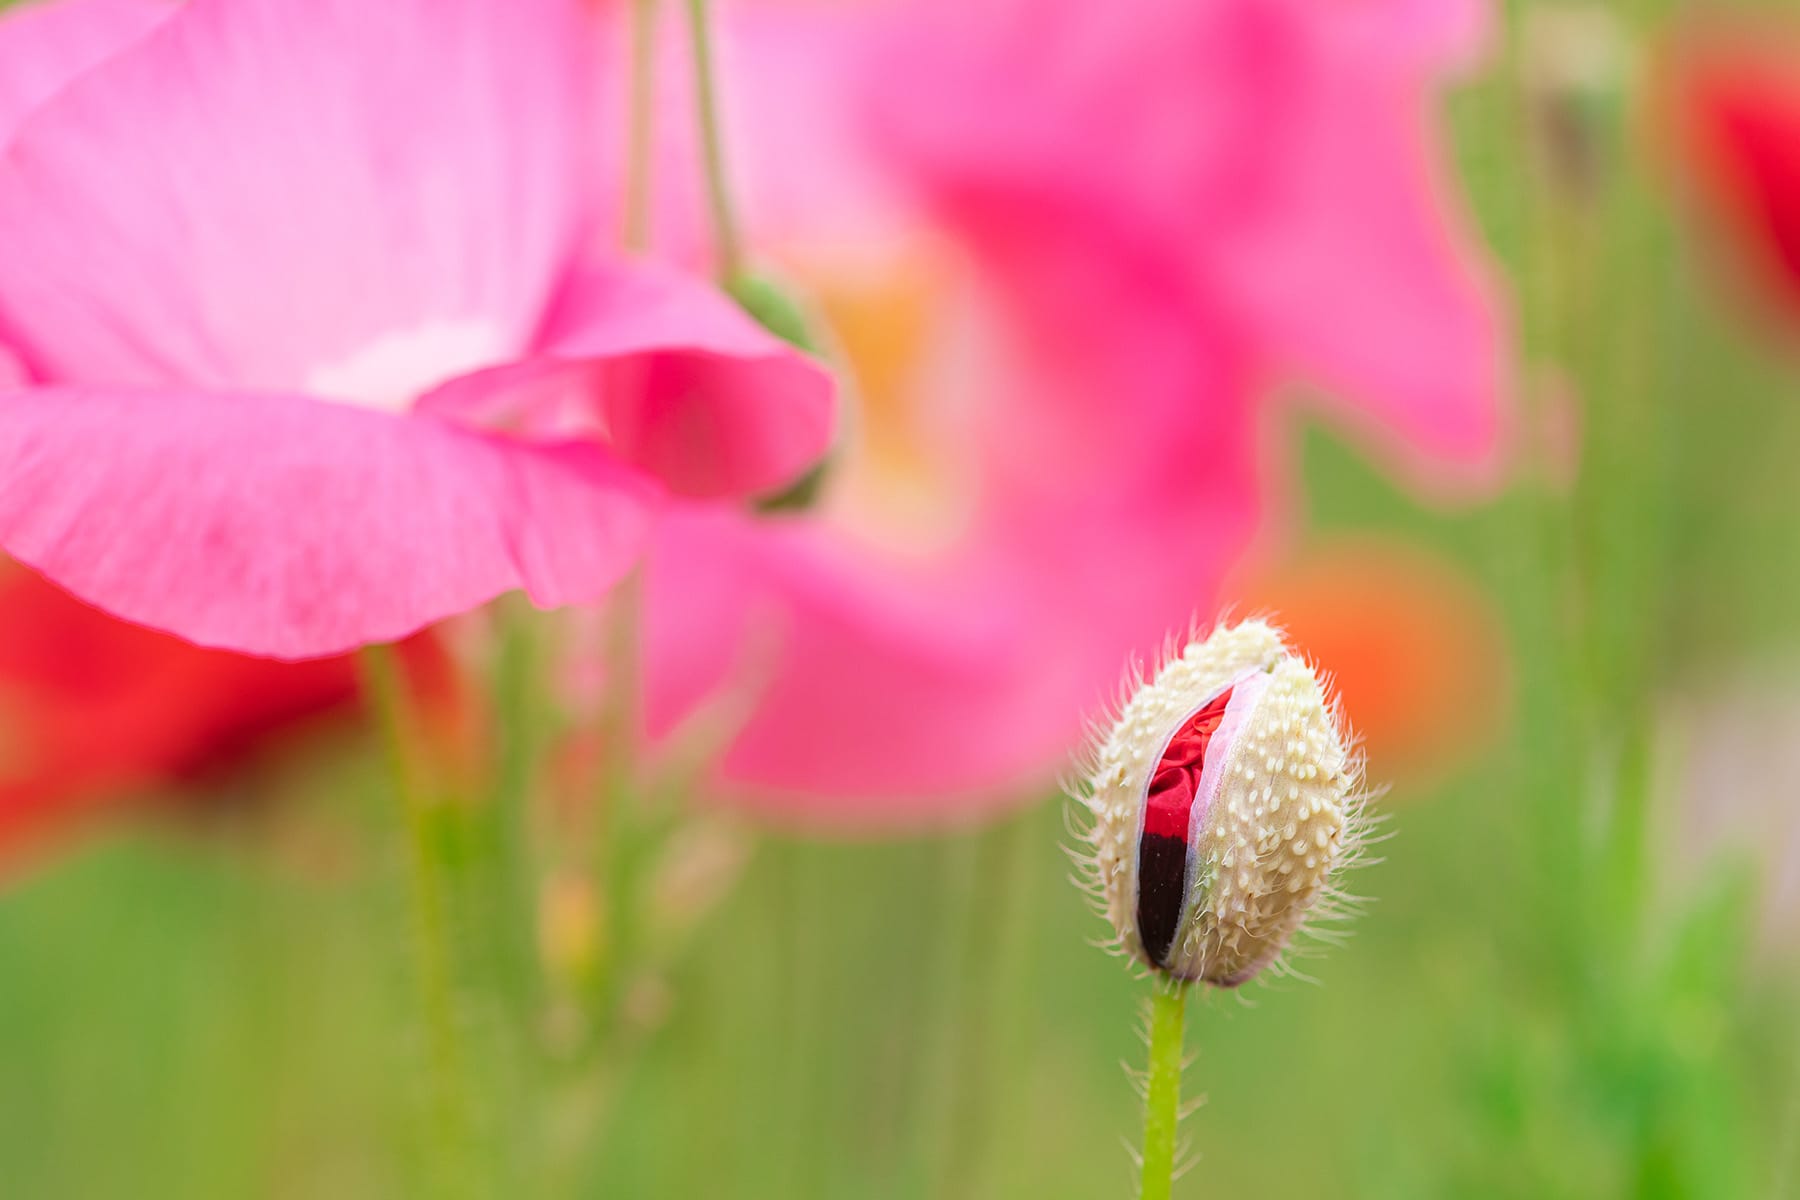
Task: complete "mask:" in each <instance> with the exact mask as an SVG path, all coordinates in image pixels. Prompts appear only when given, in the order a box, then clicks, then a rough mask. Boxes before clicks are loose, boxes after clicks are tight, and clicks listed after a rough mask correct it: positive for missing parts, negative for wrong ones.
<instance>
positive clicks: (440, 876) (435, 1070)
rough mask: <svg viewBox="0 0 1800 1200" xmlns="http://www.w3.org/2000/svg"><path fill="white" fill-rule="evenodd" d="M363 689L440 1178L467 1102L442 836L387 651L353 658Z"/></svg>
mask: <svg viewBox="0 0 1800 1200" xmlns="http://www.w3.org/2000/svg"><path fill="white" fill-rule="evenodd" d="M358 666H359V668H360V671H361V674H362V684H363V690H364V693H365V694H366V696H367V697H368V702H369V707H370V709H371V711H372V712H373V713H374V714H375V718H376V721H377V724H378V725H379V726H380V729H381V737H382V742H383V744H384V746H385V748H386V751H387V760H388V768H389V771H390V773H391V775H392V778H393V787H394V791H395V793H396V796H397V798H398V799H399V801H400V807H401V810H402V812H403V813H404V815H405V818H406V826H407V848H408V852H409V853H408V868H409V870H408V889H407V890H408V899H409V907H410V915H411V921H412V926H413V930H412V941H413V953H414V959H415V974H416V978H417V985H418V992H419V1007H420V1011H421V1013H422V1017H423V1020H424V1024H425V1038H426V1053H427V1061H428V1063H429V1070H430V1075H431V1106H432V1132H433V1135H434V1138H435V1141H436V1145H435V1146H434V1147H433V1149H434V1150H435V1151H436V1152H437V1153H436V1154H435V1155H434V1159H435V1161H434V1163H433V1166H434V1168H435V1170H436V1173H437V1174H438V1175H440V1176H441V1177H444V1178H446V1179H449V1178H453V1177H454V1176H455V1175H457V1174H459V1173H460V1172H459V1171H458V1170H457V1168H456V1166H455V1164H456V1163H457V1162H458V1161H459V1160H460V1159H461V1157H462V1156H463V1155H464V1153H465V1152H466V1150H467V1147H468V1144H469V1137H470V1133H471V1125H470V1098H469V1091H468V1085H467V1076H466V1074H465V1069H464V1061H465V1059H464V1054H463V1047H462V1039H461V1037H460V1034H459V1031H458V1028H457V1018H456V1002H455V967H454V962H453V956H452V950H451V940H450V913H449V899H448V894H447V884H446V878H445V877H446V874H447V871H448V862H447V858H448V852H449V846H448V841H447V837H446V834H447V829H446V827H445V825H444V822H443V820H442V815H443V814H442V813H441V812H439V811H438V809H439V806H438V805H437V804H435V803H434V802H433V801H432V799H431V798H430V796H429V794H428V790H427V783H426V779H425V772H424V768H423V764H422V763H421V762H420V759H419V744H420V743H419V728H418V721H417V717H416V714H415V713H414V712H413V709H412V703H411V699H410V697H409V696H408V695H407V690H406V682H405V679H404V677H403V674H402V671H401V668H400V664H399V660H398V658H397V657H396V655H395V653H394V650H393V647H391V646H369V647H366V648H364V650H363V651H362V653H361V654H360V655H359V656H358Z"/></svg>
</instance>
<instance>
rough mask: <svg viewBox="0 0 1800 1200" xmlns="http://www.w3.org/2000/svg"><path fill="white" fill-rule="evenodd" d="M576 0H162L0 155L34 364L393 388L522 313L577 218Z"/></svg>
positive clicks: (533, 322) (79, 373)
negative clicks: (161, 17) (153, 15)
mask: <svg viewBox="0 0 1800 1200" xmlns="http://www.w3.org/2000/svg"><path fill="white" fill-rule="evenodd" d="M580 8H581V5H580V2H579V0H509V2H507V3H494V2H493V0H381V2H380V3H370V2H369V0H308V2H306V3H301V2H298V0H185V2H184V3H180V4H177V5H174V6H173V11H174V15H173V16H171V17H169V18H168V20H167V21H166V22H165V23H164V24H163V25H162V26H161V27H160V28H158V29H157V30H156V31H155V32H153V33H152V34H150V35H149V36H148V37H146V38H144V39H143V40H141V41H139V42H138V43H136V44H135V45H133V46H132V47H130V48H129V49H128V50H126V51H124V52H122V53H119V54H118V55H116V56H115V57H113V58H112V59H110V60H109V61H107V62H105V63H104V64H102V65H101V66H99V67H97V68H95V69H94V70H92V71H90V72H89V73H87V74H86V75H84V76H82V77H81V78H80V79H79V80H77V81H76V82H75V83H74V84H72V85H71V86H69V87H68V88H66V89H65V90H63V91H62V92H61V93H60V94H58V95H57V96H55V97H54V98H52V99H50V100H49V101H48V102H46V103H45V104H44V105H43V106H42V107H40V108H38V109H37V111H36V112H35V114H34V115H33V116H32V117H31V118H30V119H29V120H27V122H26V123H25V126H24V127H23V128H22V129H21V130H20V131H19V134H18V136H17V138H16V140H15V142H14V145H13V148H12V151H11V153H10V154H9V155H8V157H7V159H6V160H5V161H4V163H0V243H3V244H4V245H5V246H6V248H7V250H6V253H5V254H4V255H3V256H0V310H3V315H4V323H5V332H6V333H7V335H8V338H9V340H10V341H12V342H13V343H14V345H15V346H16V347H17V348H18V349H19V350H20V351H21V353H22V354H23V355H24V356H25V358H26V360H27V362H28V364H29V365H31V366H32V367H33V368H35V369H36V370H37V371H38V373H39V375H40V377H42V378H44V379H46V380H53V381H56V382H74V383H101V384H158V385H160V384H178V385H180V386H201V387H247V388H252V389H267V390H280V391H308V392H313V393H315V394H318V393H324V394H332V395H337V396H338V398H342V399H347V400H351V401H355V402H360V403H365V404H370V405H375V406H381V407H391V408H400V407H404V406H405V405H406V404H407V403H409V402H410V401H411V399H412V398H413V396H414V395H416V394H417V393H419V392H422V391H424V390H425V389H426V388H427V387H428V386H430V385H431V384H433V383H436V382H438V381H439V380H441V379H443V378H445V377H448V376H450V375H453V374H456V373H457V372H459V371H464V370H469V369H473V368H475V367H478V366H482V365H486V364H488V363H491V362H494V361H500V360H504V359H506V358H510V357H513V356H515V355H516V354H518V353H519V352H521V351H523V350H524V349H525V348H526V347H527V345H528V342H529V339H530V337H531V335H532V334H533V333H534V332H535V330H536V328H537V325H538V323H539V321H540V319H541V317H542V315H543V309H544V306H545V304H546V303H547V302H548V300H549V297H550V295H551V293H552V291H553V288H554V286H555V285H556V284H557V282H558V281H559V279H560V276H561V273H562V269H563V266H564V262H565V259H566V256H567V254H568V252H569V250H570V248H571V247H572V246H573V245H574V243H575V241H576V240H577V238H578V236H579V234H580V228H579V225H580V222H581V220H582V219H583V215H584V207H583V205H584V200H583V192H582V188H581V186H580V182H579V181H580V180H581V179H582V178H583V177H584V175H585V172H584V171H583V170H582V154H583V150H582V134H583V130H582V128H581V125H582V122H583V121H584V120H585V115H586V113H585V107H584V105H583V103H582V101H581V88H582V86H583V83H584V79H585V76H584V67H585V65H586V61H587V54H586V53H585V51H586V50H587V49H589V48H590V47H589V44H588V38H587V37H586V36H585V33H584V28H585V26H584V17H583V14H582V13H581V12H580Z"/></svg>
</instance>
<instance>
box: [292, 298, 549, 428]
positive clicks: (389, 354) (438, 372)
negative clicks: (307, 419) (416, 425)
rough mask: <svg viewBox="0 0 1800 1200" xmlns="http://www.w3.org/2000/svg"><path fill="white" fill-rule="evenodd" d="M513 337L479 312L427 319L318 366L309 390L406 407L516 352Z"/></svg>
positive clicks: (371, 404)
mask: <svg viewBox="0 0 1800 1200" xmlns="http://www.w3.org/2000/svg"><path fill="white" fill-rule="evenodd" d="M512 343H513V339H511V338H509V337H508V336H507V335H506V332H505V331H504V330H502V329H501V328H500V327H499V326H498V325H497V324H495V323H494V322H492V321H489V320H485V319H482V318H478V317H467V318H461V319H446V320H437V321H427V322H426V323H424V324H422V325H415V326H413V327H411V328H408V329H395V330H390V331H389V332H387V333H383V334H380V335H379V336H377V337H375V338H372V339H370V340H369V341H368V342H365V343H364V344H363V345H362V346H360V347H358V348H357V349H355V350H353V351H351V352H350V353H349V354H347V355H345V356H344V357H343V358H340V359H338V360H337V361H336V362H330V363H325V364H323V365H322V366H318V367H315V368H314V369H313V370H312V371H311V372H310V373H308V375H307V377H306V390H307V391H308V392H309V393H310V394H312V395H314V396H317V397H319V398H320V399H322V400H335V401H337V402H339V403H341V404H352V405H356V406H358V407H361V408H375V409H381V410H383V411H386V412H405V411H406V410H407V409H409V408H411V407H412V404H413V401H414V400H416V399H418V398H419V397H420V396H421V395H423V394H424V393H426V392H428V391H430V390H431V389H432V388H433V387H435V386H436V385H438V384H440V383H443V382H444V381H445V380H447V379H451V378H454V377H455V376H457V375H463V374H466V373H468V372H470V371H474V370H477V369H479V368H481V367H488V366H493V365H494V364H495V363H498V362H502V361H505V360H506V359H507V358H509V357H512V355H513V352H514V351H515V350H516V349H517V347H516V346H514V345H513V344H512Z"/></svg>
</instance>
